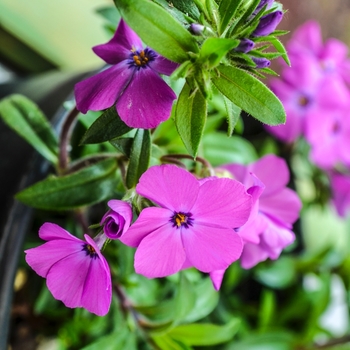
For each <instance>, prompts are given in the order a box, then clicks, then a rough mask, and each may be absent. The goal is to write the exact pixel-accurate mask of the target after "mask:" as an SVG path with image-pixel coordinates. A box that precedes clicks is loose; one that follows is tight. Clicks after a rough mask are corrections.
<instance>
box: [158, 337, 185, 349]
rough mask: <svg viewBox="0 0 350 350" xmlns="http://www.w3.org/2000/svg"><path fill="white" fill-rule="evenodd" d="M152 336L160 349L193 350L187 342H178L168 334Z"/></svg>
mask: <svg viewBox="0 0 350 350" xmlns="http://www.w3.org/2000/svg"><path fill="white" fill-rule="evenodd" d="M152 338H153V340H154V342H155V343H156V344H157V345H158V347H159V349H162V350H192V348H190V347H188V346H187V345H185V344H182V343H181V342H178V341H176V340H174V339H172V338H171V337H170V336H168V335H167V334H164V335H160V336H153V337H152Z"/></svg>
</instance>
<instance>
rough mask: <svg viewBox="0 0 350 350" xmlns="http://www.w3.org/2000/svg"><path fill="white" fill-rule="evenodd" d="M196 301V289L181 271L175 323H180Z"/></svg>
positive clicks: (176, 298)
mask: <svg viewBox="0 0 350 350" xmlns="http://www.w3.org/2000/svg"><path fill="white" fill-rule="evenodd" d="M195 302H196V294H195V289H194V287H193V285H192V283H191V282H190V281H189V280H188V279H187V277H186V275H185V274H184V273H183V272H182V271H181V272H180V281H179V286H178V288H177V291H176V296H175V305H174V306H175V308H174V310H175V314H174V318H173V320H174V324H177V323H180V322H181V321H183V319H184V318H185V317H186V316H187V315H188V314H189V313H190V312H191V310H192V309H193V307H194V305H195Z"/></svg>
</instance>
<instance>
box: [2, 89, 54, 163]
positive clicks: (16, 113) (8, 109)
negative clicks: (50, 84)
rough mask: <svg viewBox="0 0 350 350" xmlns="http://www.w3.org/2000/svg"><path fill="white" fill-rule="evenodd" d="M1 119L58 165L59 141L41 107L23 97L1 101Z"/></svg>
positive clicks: (17, 96) (13, 96) (15, 96)
mask: <svg viewBox="0 0 350 350" xmlns="http://www.w3.org/2000/svg"><path fill="white" fill-rule="evenodd" d="M0 118H1V119H2V120H3V121H4V123H6V124H7V125H8V126H9V127H10V128H11V129H12V130H14V131H15V132H16V133H17V134H18V135H19V136H21V137H22V138H23V139H25V140H26V141H27V142H28V143H29V144H30V145H31V146H33V147H34V148H35V149H36V150H37V151H38V152H39V153H40V154H41V155H42V156H43V157H45V158H46V159H47V160H49V161H50V162H51V163H53V164H56V163H57V160H58V158H57V155H58V141H57V137H56V135H55V134H54V132H53V130H52V128H51V125H50V123H49V122H48V120H47V119H46V117H45V116H44V114H43V113H42V112H41V111H40V109H39V107H38V106H37V105H36V104H35V103H33V102H32V101H30V100H29V99H28V98H26V97H25V96H22V95H11V96H9V97H6V98H4V99H3V100H1V101H0Z"/></svg>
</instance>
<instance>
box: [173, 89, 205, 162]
mask: <svg viewBox="0 0 350 350" xmlns="http://www.w3.org/2000/svg"><path fill="white" fill-rule="evenodd" d="M206 118H207V102H206V100H205V98H204V97H203V95H202V94H201V92H200V91H199V90H195V91H192V89H191V87H190V85H189V84H188V82H186V83H185V85H184V87H183V89H182V90H181V93H180V95H179V99H178V101H177V104H176V109H175V125H176V128H177V131H178V133H179V135H180V137H181V139H182V142H183V143H184V145H185V147H186V149H187V151H188V152H189V154H190V155H191V156H192V157H196V155H197V151H198V147H199V144H200V141H201V138H202V136H203V131H204V126H205V122H206Z"/></svg>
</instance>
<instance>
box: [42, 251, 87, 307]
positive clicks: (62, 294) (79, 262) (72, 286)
mask: <svg viewBox="0 0 350 350" xmlns="http://www.w3.org/2000/svg"><path fill="white" fill-rule="evenodd" d="M91 263H92V259H91V258H90V257H88V256H87V255H86V253H85V251H83V250H82V251H81V252H80V253H77V254H71V255H69V256H66V257H65V258H64V259H62V260H59V261H57V262H56V263H55V264H54V265H53V266H52V267H51V269H50V270H49V272H48V274H47V277H46V284H47V287H48V289H49V290H50V292H51V293H52V295H53V296H54V298H55V299H57V300H61V301H62V302H63V303H64V304H65V305H66V306H67V307H71V308H74V307H82V306H83V305H82V303H81V297H82V293H83V287H84V283H85V279H86V277H87V274H88V272H89V267H90V264H91Z"/></svg>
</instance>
